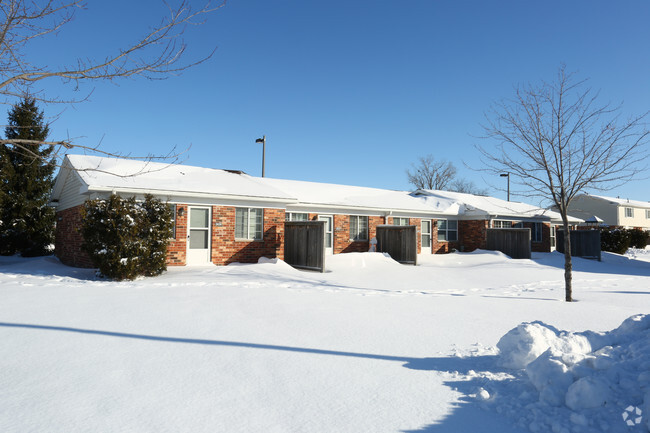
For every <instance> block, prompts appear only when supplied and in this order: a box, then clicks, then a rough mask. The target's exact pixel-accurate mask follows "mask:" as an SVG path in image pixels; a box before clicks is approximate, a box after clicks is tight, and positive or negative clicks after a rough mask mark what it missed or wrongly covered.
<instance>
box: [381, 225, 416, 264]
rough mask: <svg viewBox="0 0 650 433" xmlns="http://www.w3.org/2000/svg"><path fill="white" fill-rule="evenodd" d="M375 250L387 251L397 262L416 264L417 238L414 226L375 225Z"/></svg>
mask: <svg viewBox="0 0 650 433" xmlns="http://www.w3.org/2000/svg"><path fill="white" fill-rule="evenodd" d="M377 251H379V252H382V253H388V254H389V255H390V256H391V258H392V259H393V260H395V261H396V262H399V263H403V264H408V265H416V264H417V261H418V238H417V228H416V227H415V226H393V225H380V226H377Z"/></svg>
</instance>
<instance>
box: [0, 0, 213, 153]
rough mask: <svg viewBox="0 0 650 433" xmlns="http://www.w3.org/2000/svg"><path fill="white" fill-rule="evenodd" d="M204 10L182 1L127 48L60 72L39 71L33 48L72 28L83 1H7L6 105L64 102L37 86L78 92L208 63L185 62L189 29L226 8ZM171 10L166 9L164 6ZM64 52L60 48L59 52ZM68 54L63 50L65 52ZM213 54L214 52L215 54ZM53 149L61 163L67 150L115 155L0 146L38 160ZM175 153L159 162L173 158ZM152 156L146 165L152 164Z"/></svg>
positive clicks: (2, 80)
mask: <svg viewBox="0 0 650 433" xmlns="http://www.w3.org/2000/svg"><path fill="white" fill-rule="evenodd" d="M204 1H206V3H204V4H203V6H202V7H200V8H193V7H192V6H191V5H190V3H189V1H187V0H182V1H181V2H180V4H178V6H177V7H171V6H169V5H167V7H168V8H169V15H168V16H167V17H165V18H163V19H162V20H161V22H160V23H159V24H158V25H157V26H154V27H153V28H150V29H148V30H147V31H145V32H144V33H143V35H142V36H141V37H140V38H138V39H137V40H135V41H133V42H132V43H131V44H129V45H128V46H124V47H119V48H117V49H116V50H115V51H114V52H113V53H108V54H105V55H103V56H100V57H98V58H96V59H85V58H83V59H82V58H78V59H77V60H75V61H73V62H72V64H69V65H64V66H61V67H49V66H46V65H39V64H36V63H34V61H33V60H32V59H31V58H30V57H29V56H28V54H27V53H28V52H29V47H30V44H31V43H33V42H37V41H38V40H40V39H42V38H44V37H46V36H48V35H51V34H54V33H57V32H59V31H61V30H62V29H63V27H64V26H65V25H66V24H68V23H70V22H71V21H72V19H73V18H74V16H75V13H76V12H77V11H78V10H80V9H83V8H84V7H85V4H84V1H83V0H43V1H38V2H37V1H32V0H2V1H1V2H0V17H1V19H0V95H2V99H3V100H2V101H0V102H1V103H3V104H12V101H15V100H16V99H18V100H22V98H23V97H24V96H26V95H28V96H29V97H31V98H34V99H36V100H37V101H41V102H45V103H52V102H78V101H65V100H61V99H59V98H58V97H55V96H54V97H53V96H47V97H46V96H45V95H44V94H43V92H42V91H40V90H38V89H34V86H35V85H36V84H37V83H40V82H44V81H46V80H52V79H59V80H62V81H63V82H65V83H69V84H71V85H73V86H75V87H77V86H79V85H80V83H82V82H95V81H113V80H116V79H120V78H125V77H134V76H140V77H144V78H147V79H165V78H167V77H169V76H171V75H174V74H177V73H180V72H182V71H183V70H185V69H187V68H189V67H192V66H194V65H197V64H199V63H202V62H204V61H205V60H207V59H208V58H210V57H211V56H212V53H209V54H208V55H207V56H204V57H201V58H199V59H196V60H192V61H184V60H183V59H184V58H185V51H186V48H187V46H186V44H185V42H184V41H183V40H182V35H183V33H184V32H185V29H186V28H187V26H189V25H197V24H202V23H203V18H204V16H205V15H206V14H208V13H210V12H212V11H214V10H216V9H218V8H220V7H222V6H223V4H224V2H225V0H217V2H216V3H215V2H214V1H211V0H204ZM165 4H166V3H165ZM57 49H58V50H61V48H60V47H57ZM61 51H64V50H61ZM213 52H214V51H213ZM41 144H45V145H54V146H55V149H56V150H55V153H54V156H55V159H57V160H59V161H60V158H61V156H62V154H63V153H64V152H65V150H66V149H71V148H78V149H81V150H88V151H93V152H95V153H99V154H105V155H114V156H117V154H115V153H110V152H105V151H102V150H101V149H100V148H99V145H97V146H90V147H88V146H82V145H79V144H76V143H74V142H73V140H71V139H70V138H63V139H58V140H54V141H48V142H38V143H36V142H32V141H30V140H0V145H10V146H11V150H12V151H14V152H22V153H24V154H25V155H32V156H34V157H36V154H35V152H34V150H33V146H34V145H37V146H38V145H41ZM173 156H174V153H173V151H172V153H170V154H167V155H162V156H159V158H170V157H173ZM152 158H154V157H152V156H151V155H150V156H148V157H147V159H152Z"/></svg>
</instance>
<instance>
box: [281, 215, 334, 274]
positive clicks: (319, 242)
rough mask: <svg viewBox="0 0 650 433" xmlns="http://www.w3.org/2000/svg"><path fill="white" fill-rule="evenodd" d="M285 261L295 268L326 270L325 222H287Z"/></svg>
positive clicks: (285, 225)
mask: <svg viewBox="0 0 650 433" xmlns="http://www.w3.org/2000/svg"><path fill="white" fill-rule="evenodd" d="M284 261H285V262H287V263H288V264H290V265H291V266H293V267H295V268H302V269H310V270H314V271H320V272H324V271H325V222H324V221H287V222H285V223H284Z"/></svg>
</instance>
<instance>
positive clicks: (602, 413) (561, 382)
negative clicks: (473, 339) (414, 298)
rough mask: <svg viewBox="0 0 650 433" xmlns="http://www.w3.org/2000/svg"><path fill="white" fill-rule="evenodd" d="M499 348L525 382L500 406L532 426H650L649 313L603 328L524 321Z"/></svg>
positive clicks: (557, 428)
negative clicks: (564, 328) (577, 328)
mask: <svg viewBox="0 0 650 433" xmlns="http://www.w3.org/2000/svg"><path fill="white" fill-rule="evenodd" d="M497 347H498V348H499V351H500V354H499V364H500V365H501V366H502V367H506V368H509V369H516V370H520V372H521V373H522V374H520V378H521V380H522V382H523V383H522V384H521V385H523V386H522V389H521V390H520V391H521V394H520V395H519V396H517V395H514V394H513V393H512V392H510V394H509V395H505V396H504V398H503V399H501V402H500V406H499V411H501V412H506V413H510V414H512V415H515V414H516V416H519V417H520V418H519V423H520V424H522V426H525V427H528V428H529V429H530V430H531V431H552V432H567V433H568V432H581V431H587V432H591V431H594V432H595V431H627V428H629V427H635V428H637V429H638V430H636V431H650V314H647V315H643V314H639V315H636V316H632V317H630V318H628V319H627V320H625V321H624V322H623V323H622V324H621V325H620V326H619V327H618V328H616V329H614V330H612V331H610V332H605V333H598V332H593V331H585V332H576V333H574V332H568V331H559V330H557V329H555V328H553V327H552V326H549V325H546V324H544V323H541V322H533V323H522V324H520V325H519V326H517V327H516V328H514V329H512V330H511V331H509V332H508V333H507V334H505V335H504V336H503V337H502V338H501V339H500V340H499V343H498V344H497ZM495 386H497V387H498V385H495ZM493 392H494V391H493ZM522 415H523V417H522Z"/></svg>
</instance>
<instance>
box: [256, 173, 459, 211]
mask: <svg viewBox="0 0 650 433" xmlns="http://www.w3.org/2000/svg"><path fill="white" fill-rule="evenodd" d="M258 180H259V181H260V182H263V183H265V184H267V185H269V186H271V187H274V188H277V189H279V190H282V191H284V192H286V193H287V194H289V195H291V196H292V197H295V198H296V199H297V200H298V202H299V203H300V204H301V205H302V204H304V205H314V206H343V207H350V208H369V209H381V210H395V211H406V212H409V211H410V212H421V213H437V214H444V215H457V214H458V204H457V203H456V202H455V201H454V200H451V199H447V198H443V197H426V196H415V195H412V194H411V193H409V192H407V191H394V190H388V189H379V188H369V187H362V186H349V185H338V184H331V183H319V182H307V181H298V180H285V179H273V178H267V177H265V178H258Z"/></svg>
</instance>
